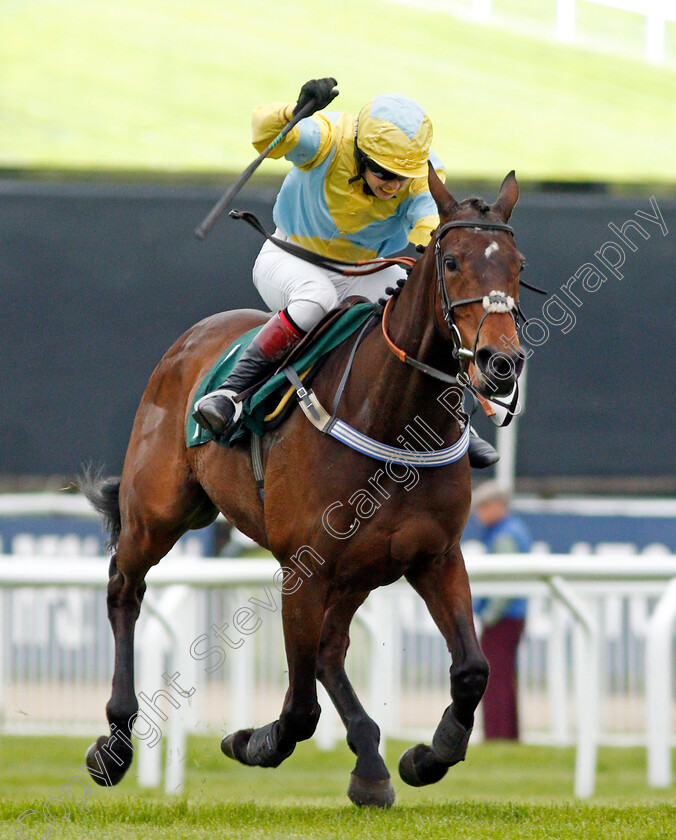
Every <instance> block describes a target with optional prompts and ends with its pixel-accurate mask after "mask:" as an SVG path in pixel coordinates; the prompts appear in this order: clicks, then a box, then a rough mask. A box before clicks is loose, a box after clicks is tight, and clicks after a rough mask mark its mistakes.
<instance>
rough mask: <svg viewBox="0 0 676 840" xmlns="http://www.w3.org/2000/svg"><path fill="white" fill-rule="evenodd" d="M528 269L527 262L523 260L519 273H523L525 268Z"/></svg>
mask: <svg viewBox="0 0 676 840" xmlns="http://www.w3.org/2000/svg"><path fill="white" fill-rule="evenodd" d="M525 267H526V260H521V265H520V266H519V273H521V272H522V271H523V270H524V268H525Z"/></svg>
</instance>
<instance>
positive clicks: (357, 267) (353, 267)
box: [229, 210, 416, 277]
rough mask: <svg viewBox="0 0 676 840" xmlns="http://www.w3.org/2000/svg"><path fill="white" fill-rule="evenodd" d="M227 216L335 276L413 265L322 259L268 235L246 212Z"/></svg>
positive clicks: (406, 260) (410, 261)
mask: <svg viewBox="0 0 676 840" xmlns="http://www.w3.org/2000/svg"><path fill="white" fill-rule="evenodd" d="M229 215H230V216H231V217H232V218H233V219H242V220H243V221H245V222H247V224H250V225H251V227H252V228H254V230H257V231H258V233H260V234H261V235H262V236H264V237H265V238H266V239H267V240H268V242H272V243H273V244H274V245H276V246H277V247H278V248H281V250H282V251H286V252H287V254H292V255H293V256H294V257H298V258H299V259H301V260H305V262H309V263H312V265H317V266H319V267H320V268H323V269H325V270H327V271H335V272H336V273H337V274H344V275H345V276H346V277H364V276H365V275H367V274H375V273H376V272H377V271H382V270H383V269H384V268H389V267H390V266H391V265H400V266H402V267H405V268H411V266H413V265H415V263H416V260H415V258H414V257H379V258H377V259H373V260H359V261H357V262H348V261H346V260H334V259H331V258H330V257H324V256H322V255H321V254H317V253H315V252H314V251H308V249H307V248H303V247H302V246H301V245H296V244H295V242H288V241H287V240H286V239H279V238H278V237H276V236H273V235H272V234H270V233H268V232H267V231H266V230H265V228H264V227H263V225H262V224H261V222H260V220H259V219H258V218H257V217H256V216H255V215H254V214H253V213H251V212H249V211H248V210H231V211H230V213H229Z"/></svg>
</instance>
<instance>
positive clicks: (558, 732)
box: [547, 598, 571, 746]
mask: <svg viewBox="0 0 676 840" xmlns="http://www.w3.org/2000/svg"><path fill="white" fill-rule="evenodd" d="M569 626H570V622H569V620H568V611H567V610H566V608H565V607H564V606H563V604H561V602H560V601H559V600H558V599H556V598H554V599H552V613H551V630H550V635H549V642H548V645H547V654H548V662H547V693H548V695H549V714H550V727H551V733H552V739H553V741H554V743H555V744H559V745H561V746H563V745H564V744H569V743H570V740H571V737H570V715H569V713H568V679H567V676H568V656H567V644H566V640H567V637H568V628H569Z"/></svg>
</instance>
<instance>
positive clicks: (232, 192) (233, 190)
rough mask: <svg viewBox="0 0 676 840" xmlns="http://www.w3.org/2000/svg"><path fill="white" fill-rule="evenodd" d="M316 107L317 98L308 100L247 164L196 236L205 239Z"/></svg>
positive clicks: (202, 223)
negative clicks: (276, 151) (270, 156)
mask: <svg viewBox="0 0 676 840" xmlns="http://www.w3.org/2000/svg"><path fill="white" fill-rule="evenodd" d="M316 107H317V103H316V100H314V99H310V100H309V101H308V102H306V103H305V105H304V106H303V107H302V108H301V109H300V111H299V112H298V113H297V114H296V115H295V116H294V117H292V119H291V120H290V122H288V123H287V124H286V125H285V126H284V128H283V129H282V130H281V131H280V132H279V134H278V135H277V136H276V137H275V139H274V140H273V141H272V143H270V145H269V146H268V147H267V148H266V149H264V150H263V151H262V152H261V153H260V155H258V157H257V158H256V160H254V161H252V162H251V163H250V164H249V165H248V166H247V168H246V169H245V170H244V172H242V174H241V175H240V176H239V178H238V179H237V180H236V181H235V183H234V184H233V185H232V186H231V187H229V188H228V189H227V190H226V191H225V192H224V193H223V195H222V196H221V197H220V198H219V199H218V201H217V202H216V204H214V206H213V207H212V209H211V210H210V211H209V213H208V214H207V215H206V216H205V217H204V219H203V220H202V221H201V222H200V224H199V225H197V227H196V228H195V236H196V237H197V238H198V239H204V237H205V236H206V235H207V233H209V231H210V230H211V227H212V225H213V224H214V222H215V221H216V219H218V217H219V216H220V215H221V214H222V213H223V211H224V210H225V208H226V207H227V206H228V204H229V203H230V202H231V201H232V199H233V198H234V197H235V196H236V195H237V193H238V192H239V191H240V190H241V189H242V187H243V186H244V184H246V182H247V181H248V180H249V178H250V177H251V176H252V175H253V174H254V172H255V171H256V170H257V169H258V167H259V166H260V165H261V163H263V161H264V160H265V158H266V157H267V156H268V155H269V154H270V152H271V151H272V150H273V149H274V148H275V146H276V145H277V144H278V143H281V141H282V140H283V139H284V138H285V137H286V135H287V134H288V133H289V132H290V131H291V129H292V128H293V127H294V126H295V125H297V124H298V123H299V122H300V121H301V120H302V119H304V118H305V117H307V116H308V115H309V114H312V113H314V111H315V109H316Z"/></svg>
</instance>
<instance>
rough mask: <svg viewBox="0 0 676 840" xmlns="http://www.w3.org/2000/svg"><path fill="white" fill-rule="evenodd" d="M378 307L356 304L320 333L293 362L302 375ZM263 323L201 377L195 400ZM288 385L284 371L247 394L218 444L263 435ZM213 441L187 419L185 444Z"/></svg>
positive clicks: (218, 378)
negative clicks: (266, 420)
mask: <svg viewBox="0 0 676 840" xmlns="http://www.w3.org/2000/svg"><path fill="white" fill-rule="evenodd" d="M374 310H375V307H374V305H373V304H372V303H356V304H354V305H353V306H351V307H350V308H349V309H347V310H346V311H345V314H344V315H343V316H342V317H341V318H339V319H338V320H337V321H336V322H335V323H334V324H332V325H331V326H330V327H329V328H328V329H327V330H326V332H324V333H323V334H322V335H320V336H319V338H318V339H317V341H315V342H313V343H312V344H311V345H310V346H309V347H308V348H307V350H306V351H305V352H304V353H303V354H302V355H301V356H299V357H298V358H297V359H296V360H295V361H294V362H293V364H292V365H291V367H293V368H294V369H295V371H296V372H297V373H298V374H299V375H300V374H301V373H302V372H303V371H305V370H307V369H308V368H309V367H310V366H311V365H313V364H315V363H316V362H317V361H318V360H319V359H321V358H322V357H323V356H326V355H327V354H328V353H330V352H331V350H333V349H334V348H335V347H337V346H338V345H339V344H342V342H343V341H345V339H346V338H349V337H350V336H351V335H352V333H354V332H356V330H358V329H359V327H361V326H362V325H363V324H365V323H366V321H367V320H368V319H369V318H370V317H371V315H373V313H374ZM262 326H263V325H261V326H260V327H254V329H252V330H249V332H246V333H244V335H241V336H240V337H239V338H238V339H237V340H236V341H234V342H233V343H232V344H231V345H230V347H228V349H227V350H226V351H225V353H223V355H222V356H221V357H220V359H219V360H218V361H217V362H216V364H214V365H213V367H212V368H211V370H210V371H209V372H208V373H207V375H206V376H205V377H204V379H203V380H202V383H201V384H200V387H199V388H198V389H197V393H196V394H195V399H194V402H197V400H198V399H199V398H200V397H201V396H203V395H204V394H208V393H209V392H210V391H214V390H215V389H216V388H218V387H219V385H222V384H223V382H224V381H225V379H226V377H227V376H228V374H229V373H230V371H231V370H232V369H233V367H234V366H235V364H236V363H237V361H238V359H239V357H240V356H241V355H242V353H243V352H244V351H245V350H246V348H247V347H248V346H249V344H250V343H251V341H252V340H253V338H254V336H255V335H256V334H257V333H258V332H259V330H260V329H261V327H262ZM288 388H289V380H288V379H287V378H286V376H285V375H284V373H282V372H281V371H280V372H279V373H277V374H275V376H273V377H272V378H271V379H269V380H268V381H267V382H265V383H264V384H263V385H262V386H261V387H260V388H259V389H258V390H257V391H256V392H255V393H253V394H252V395H251V396H249V397H247V398H246V399H245V400H244V402H243V404H242V417H241V419H240V422H239V423H238V424H237V426H235V428H234V429H232V430H231V431H230V432H229V433H228V434H226V435H223V437H221V439H220V440H219V441H218V443H220V444H222V445H223V446H232V445H233V444H234V443H235V442H236V441H237V440H240V439H241V438H244V437H246V436H247V435H248V433H249V432H253V433H254V434H256V435H258V436H259V437H261V436H262V435H263V429H264V418H265V416H266V415H267V414H268V413H269V412H270V411H272V410H273V408H274V407H275V405H276V403H277V402H279V400H280V399H281V395H282V394H283V392H284V391H286V390H287V389H288ZM210 440H214V437H213V435H212V434H211V433H210V432H208V431H207V430H206V429H203V428H202V427H201V426H199V425H198V424H197V423H196V422H195V421H194V420H193V419H192V417H189V418H188V423H187V427H186V444H187V445H188V446H200V445H201V444H203V443H207V442H208V441H210Z"/></svg>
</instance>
